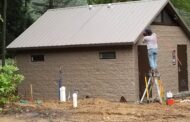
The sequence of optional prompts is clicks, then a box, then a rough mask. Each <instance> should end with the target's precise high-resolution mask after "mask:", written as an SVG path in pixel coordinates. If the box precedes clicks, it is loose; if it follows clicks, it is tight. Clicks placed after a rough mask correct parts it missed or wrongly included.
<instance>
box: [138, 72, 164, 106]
mask: <svg viewBox="0 0 190 122" xmlns="http://www.w3.org/2000/svg"><path fill="white" fill-rule="evenodd" d="M151 82H152V84H151ZM154 84H155V85H156V89H157V93H158V97H159V101H160V103H161V104H162V103H163V101H164V100H165V94H164V87H163V83H162V81H161V79H160V75H159V76H156V75H155V74H154V73H153V74H150V76H149V79H148V81H147V77H146V76H145V86H146V87H145V90H144V93H143V96H142V98H141V100H140V103H142V102H143V100H144V98H145V95H146V96H147V100H148V101H150V92H149V91H152V88H153V86H154Z"/></svg>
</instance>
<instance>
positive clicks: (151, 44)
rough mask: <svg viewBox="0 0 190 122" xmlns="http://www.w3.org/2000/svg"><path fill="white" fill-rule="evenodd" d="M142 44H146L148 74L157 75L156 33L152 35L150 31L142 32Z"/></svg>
mask: <svg viewBox="0 0 190 122" xmlns="http://www.w3.org/2000/svg"><path fill="white" fill-rule="evenodd" d="M143 35H144V39H143V43H146V44H147V49H148V60H149V65H150V68H151V70H150V73H154V74H155V73H158V69H157V56H158V39H157V35H156V33H152V31H151V29H145V30H144V33H143Z"/></svg>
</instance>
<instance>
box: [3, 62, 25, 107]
mask: <svg viewBox="0 0 190 122" xmlns="http://www.w3.org/2000/svg"><path fill="white" fill-rule="evenodd" d="M18 70H19V69H18V68H17V67H16V66H15V64H14V62H13V61H12V60H7V61H6V65H5V66H3V67H0V105H3V104H6V103H9V102H12V101H13V100H14V99H16V98H17V96H16V95H15V91H16V88H17V86H18V84H19V83H21V81H22V80H24V76H23V75H21V74H19V73H18Z"/></svg>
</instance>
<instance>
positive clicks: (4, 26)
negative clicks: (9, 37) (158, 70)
mask: <svg viewBox="0 0 190 122" xmlns="http://www.w3.org/2000/svg"><path fill="white" fill-rule="evenodd" d="M6 25H7V0H4V6H3V32H2V66H4V65H5V45H6Z"/></svg>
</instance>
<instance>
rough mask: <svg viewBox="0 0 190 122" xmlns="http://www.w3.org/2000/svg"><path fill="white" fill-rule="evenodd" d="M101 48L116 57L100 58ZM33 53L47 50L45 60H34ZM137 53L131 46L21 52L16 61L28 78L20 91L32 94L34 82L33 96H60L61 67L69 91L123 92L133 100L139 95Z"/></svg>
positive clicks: (118, 94)
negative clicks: (31, 89) (136, 72)
mask: <svg viewBox="0 0 190 122" xmlns="http://www.w3.org/2000/svg"><path fill="white" fill-rule="evenodd" d="M99 51H116V59H99ZM31 54H45V61H44V62H31V59H30V55H31ZM134 56H135V52H134V50H133V48H132V46H127V47H119V48H118V47H110V48H106V47H105V48H104V47H101V48H88V49H87V48H81V49H64V50H58V51H54V52H53V51H37V52H20V53H18V54H17V56H16V61H17V64H18V67H19V68H20V70H21V73H23V74H24V76H25V80H24V82H23V83H22V84H21V85H20V86H19V89H18V91H19V94H20V95H22V96H23V97H25V98H29V97H30V84H32V86H33V92H34V93H33V94H34V99H58V83H57V81H58V80H59V69H60V67H61V68H62V72H63V75H62V76H63V80H62V82H63V85H64V86H66V92H67V95H68V94H69V93H70V95H72V93H73V92H74V91H75V90H77V91H78V92H79V98H84V97H85V96H89V97H100V98H106V99H109V100H113V101H119V100H120V97H121V96H124V97H125V98H126V99H127V100H128V101H134V100H136V96H137V95H136V93H137V92H136V86H137V85H136V80H135V79H134V75H135V73H134V71H135V69H134V65H135V62H134Z"/></svg>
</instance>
